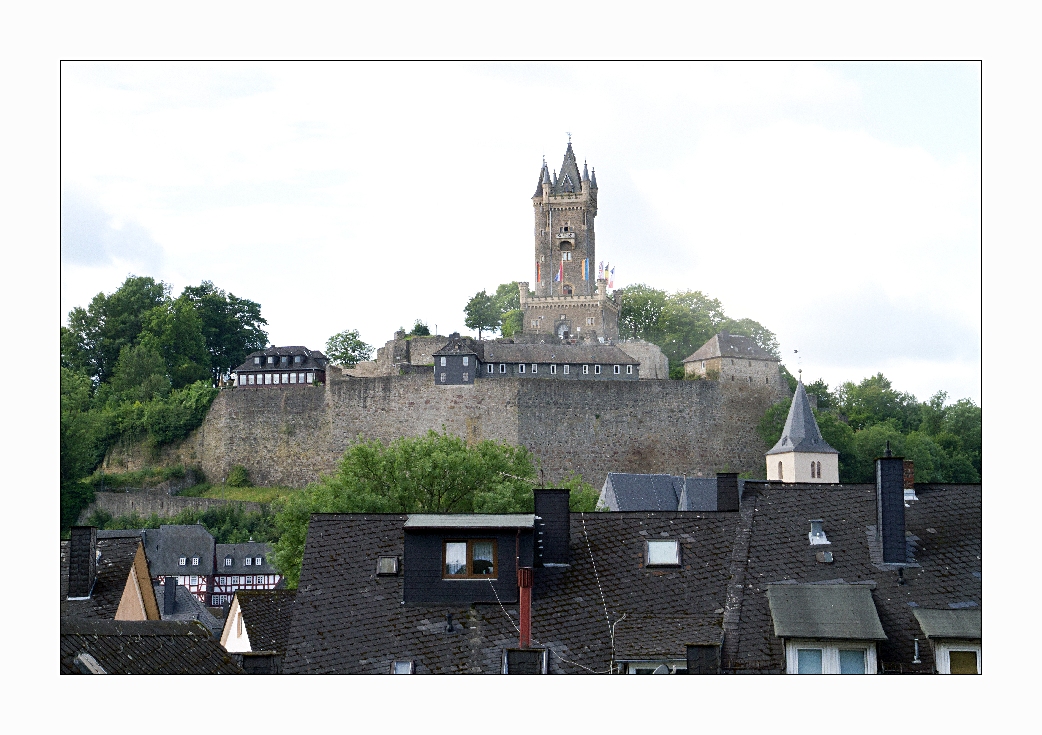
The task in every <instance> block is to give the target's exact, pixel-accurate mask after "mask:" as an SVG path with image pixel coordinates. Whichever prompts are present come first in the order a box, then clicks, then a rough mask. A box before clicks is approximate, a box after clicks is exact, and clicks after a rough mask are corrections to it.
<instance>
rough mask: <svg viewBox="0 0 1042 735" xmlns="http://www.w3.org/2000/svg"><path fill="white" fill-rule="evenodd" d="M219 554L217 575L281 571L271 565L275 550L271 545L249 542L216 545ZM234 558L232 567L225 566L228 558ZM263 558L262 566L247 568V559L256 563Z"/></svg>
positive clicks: (276, 572) (253, 565)
mask: <svg viewBox="0 0 1042 735" xmlns="http://www.w3.org/2000/svg"><path fill="white" fill-rule="evenodd" d="M214 546H215V550H216V554H217V571H216V574H278V573H279V571H278V570H277V569H276V568H275V565H273V564H272V563H271V560H272V558H273V554H274V553H275V550H274V549H273V548H272V545H271V544H269V543H264V542H261V541H248V542H246V543H243V544H215V545H214ZM229 556H230V557H231V558H232V565H231V566H230V567H229V566H225V564H224V560H225V558H226V557H229ZM258 556H259V557H261V560H262V561H261V565H260V566H257V565H256V564H250V566H246V557H249V558H250V559H252V560H254V561H256V559H257V557H258Z"/></svg>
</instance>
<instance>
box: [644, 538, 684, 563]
mask: <svg viewBox="0 0 1042 735" xmlns="http://www.w3.org/2000/svg"><path fill="white" fill-rule="evenodd" d="M679 563H680V559H679V556H678V554H677V542H676V541H648V564H679Z"/></svg>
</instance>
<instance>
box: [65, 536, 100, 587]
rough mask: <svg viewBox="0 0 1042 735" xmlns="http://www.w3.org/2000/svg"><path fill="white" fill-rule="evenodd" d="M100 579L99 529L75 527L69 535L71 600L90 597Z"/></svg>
mask: <svg viewBox="0 0 1042 735" xmlns="http://www.w3.org/2000/svg"><path fill="white" fill-rule="evenodd" d="M97 578H98V529H97V528H95V527H94V526H73V527H72V532H71V533H70V534H69V599H70V600H84V599H87V598H88V597H90V593H91V590H93V589H94V582H95V580H97Z"/></svg>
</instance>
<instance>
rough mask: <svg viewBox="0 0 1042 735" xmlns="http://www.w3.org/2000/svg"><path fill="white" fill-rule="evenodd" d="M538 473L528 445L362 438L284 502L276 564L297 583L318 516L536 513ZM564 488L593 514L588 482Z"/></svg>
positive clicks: (432, 436)
mask: <svg viewBox="0 0 1042 735" xmlns="http://www.w3.org/2000/svg"><path fill="white" fill-rule="evenodd" d="M535 484H536V471H535V467H534V466H533V463H532V455H531V454H530V452H529V451H528V450H527V449H526V448H525V447H520V446H518V447H515V446H511V445H508V444H502V443H499V442H494V441H490V440H486V441H482V442H479V443H477V444H474V445H468V444H467V443H466V442H465V441H464V440H463V439H461V438H460V437H458V436H454V435H451V434H447V433H441V434H439V433H436V432H434V431H429V432H428V433H427V434H425V435H422V436H416V437H401V438H399V439H396V440H394V441H393V442H391V443H390V444H387V445H385V444H383V443H381V442H380V441H378V440H369V441H366V440H363V439H361V438H359V440H358V441H357V442H356V443H354V444H352V445H351V446H350V447H348V449H347V451H346V452H344V456H343V458H342V459H341V460H340V463H339V465H338V467H337V471H336V472H335V473H334V474H332V475H324V476H323V477H322V478H321V480H320V481H319V482H317V483H315V484H313V485H311V486H309V487H308V488H307V489H305V490H303V491H301V492H299V493H295V494H294V495H292V496H289V497H288V498H285V499H283V500H282V501H280V505H279V507H278V511H277V513H276V516H275V524H276V528H277V529H278V534H279V541H278V543H277V544H276V546H275V561H276V564H277V565H278V567H279V569H280V570H281V571H282V572H283V573H284V574H285V575H286V576H287V580H288V581H289V583H290V585H291V586H295V585H296V582H297V580H298V579H299V575H300V563H301V560H302V559H303V554H304V540H305V538H306V536H307V523H308V519H309V517H310V515H311V514H312V513H519V512H526V511H527V512H531V510H532V508H533V495H532V488H533V486H534V485H535ZM564 486H566V487H568V488H569V489H570V490H571V491H572V492H571V496H572V500H573V504H578V505H579V506H580V507H578V508H576V509H578V510H593V509H594V505H595V504H596V500H597V493H596V491H594V490H593V488H592V487H590V486H589V485H588V484H585V483H583V482H582V479H581V478H578V477H571V478H569V479H568V480H567V481H566V483H565V484H564Z"/></svg>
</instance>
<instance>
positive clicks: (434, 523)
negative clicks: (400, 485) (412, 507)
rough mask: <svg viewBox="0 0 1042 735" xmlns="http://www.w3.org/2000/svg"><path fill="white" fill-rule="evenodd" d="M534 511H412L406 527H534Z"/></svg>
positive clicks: (406, 521) (407, 517) (407, 518)
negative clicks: (498, 512)
mask: <svg viewBox="0 0 1042 735" xmlns="http://www.w3.org/2000/svg"><path fill="white" fill-rule="evenodd" d="M534 526H535V515H534V514H533V513H502V514H497V513H410V514H409V515H408V516H406V518H405V528H533V527H534Z"/></svg>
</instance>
